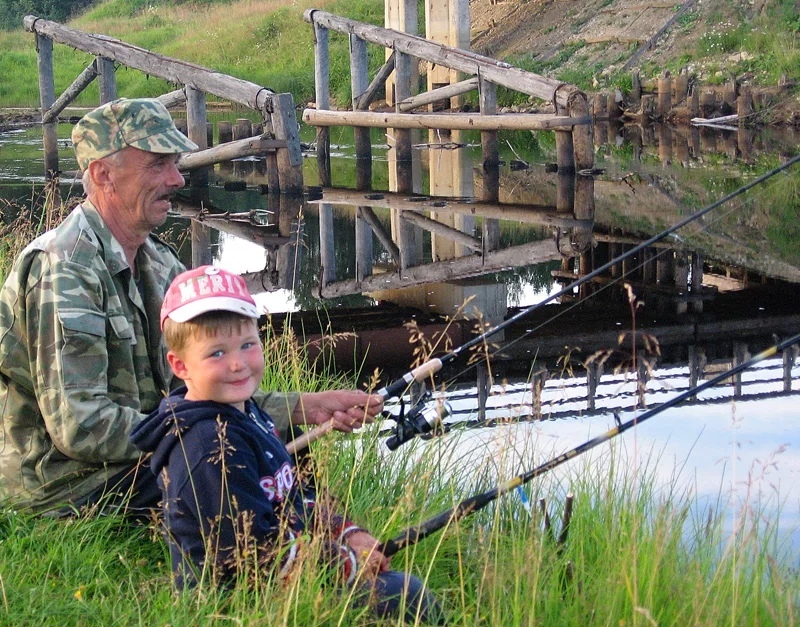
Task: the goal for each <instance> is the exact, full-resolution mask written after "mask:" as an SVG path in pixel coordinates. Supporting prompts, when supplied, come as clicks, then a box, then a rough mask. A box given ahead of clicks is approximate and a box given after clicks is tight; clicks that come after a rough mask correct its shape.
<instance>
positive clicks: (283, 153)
mask: <svg viewBox="0 0 800 627" xmlns="http://www.w3.org/2000/svg"><path fill="white" fill-rule="evenodd" d="M272 105H273V110H272V116H271V118H272V132H273V134H274V135H275V139H278V140H285V141H286V148H278V149H277V150H276V151H275V154H276V157H277V162H278V179H279V183H278V189H280V191H281V193H282V194H302V193H303V153H302V152H301V150H300V125H299V124H298V123H297V116H296V114H295V111H294V98H293V97H292V94H275V95H274V96H273V99H272ZM272 186H273V183H272V182H270V188H272Z"/></svg>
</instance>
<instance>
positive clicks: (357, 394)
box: [292, 390, 383, 433]
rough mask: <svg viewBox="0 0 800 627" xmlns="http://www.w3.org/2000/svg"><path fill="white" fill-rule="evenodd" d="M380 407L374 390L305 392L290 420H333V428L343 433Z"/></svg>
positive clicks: (365, 421)
mask: <svg viewBox="0 0 800 627" xmlns="http://www.w3.org/2000/svg"><path fill="white" fill-rule="evenodd" d="M382 409H383V399H382V398H381V397H380V396H378V395H377V394H367V393H366V392H361V391H359V390H331V391H329V392H313V393H312V392H307V393H305V394H302V395H301V396H300V402H299V403H297V407H295V410H294V412H292V424H296V425H303V424H314V425H322V424H325V423H327V422H332V424H333V428H334V429H337V430H339V431H344V432H345V433H350V432H351V431H352V430H353V429H358V428H359V427H361V426H363V425H365V424H369V423H370V422H372V421H373V420H374V419H375V416H377V415H378V414H379V413H380V412H381V410H382Z"/></svg>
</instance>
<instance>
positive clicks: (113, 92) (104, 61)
mask: <svg viewBox="0 0 800 627" xmlns="http://www.w3.org/2000/svg"><path fill="white" fill-rule="evenodd" d="M97 84H98V85H99V87H100V104H103V103H106V102H111V101H112V100H116V99H117V77H116V69H115V68H114V61H113V60H112V59H108V58H106V57H97Z"/></svg>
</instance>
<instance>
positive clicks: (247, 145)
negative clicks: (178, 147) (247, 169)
mask: <svg viewBox="0 0 800 627" xmlns="http://www.w3.org/2000/svg"><path fill="white" fill-rule="evenodd" d="M286 143H287V142H286V140H280V139H269V135H268V134H264V135H259V136H258V137H246V138H245V139H240V140H238V141H235V142H227V143H225V144H220V145H219V146H215V147H214V148H209V149H208V150H202V151H200V152H192V153H187V154H184V155H181V158H180V159H179V160H178V169H180V170H183V171H186V170H192V169H194V168H201V167H203V166H207V165H213V164H215V163H220V162H221V161H230V160H232V159H239V158H241V157H250V156H253V155H261V154H264V152H266V151H268V150H276V149H278V148H285V147H286Z"/></svg>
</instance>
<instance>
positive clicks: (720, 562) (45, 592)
mask: <svg viewBox="0 0 800 627" xmlns="http://www.w3.org/2000/svg"><path fill="white" fill-rule="evenodd" d="M377 432H378V429H377V428H369V429H367V430H366V433H365V434H363V435H362V436H361V437H360V438H352V437H350V438H339V439H337V438H331V439H326V440H321V441H318V442H317V443H316V445H315V449H314V453H315V455H314V456H315V459H316V468H317V475H316V480H317V483H318V486H319V487H320V489H321V490H325V491H329V492H330V493H332V494H333V495H334V496H336V497H337V498H338V500H339V501H340V504H341V506H342V507H343V508H345V509H346V510H347V511H348V513H349V515H351V516H353V517H354V518H356V519H357V520H358V521H359V522H361V523H362V524H364V525H367V526H369V527H370V528H371V529H372V530H373V531H374V533H375V535H376V536H378V537H380V538H387V537H390V536H393V535H394V534H396V533H399V532H400V531H401V530H402V529H404V528H406V526H408V525H413V524H418V523H419V522H421V521H423V520H425V519H426V518H427V517H429V516H431V515H433V514H436V513H439V512H440V511H442V508H443V507H446V506H449V505H451V504H452V503H453V502H455V501H456V500H459V499H461V498H463V497H465V496H466V494H465V493H464V491H463V490H462V488H461V486H460V485H459V481H458V480H456V479H454V478H452V477H449V476H448V473H447V466H448V464H449V463H450V460H448V459H447V453H446V451H444V450H442V448H441V447H440V446H439V444H440V443H438V442H437V443H436V444H433V445H428V446H424V447H416V446H414V445H410V446H409V448H401V449H400V450H399V451H397V452H395V453H392V454H391V457H389V456H388V455H387V454H385V453H384V452H383V451H384V448H383V445H382V442H381V441H380V438H379V437H378V435H377ZM443 457H444V459H442V458H443ZM638 472H639V473H640V474H638V475H637V476H636V477H633V476H632V474H631V471H629V470H627V468H626V464H625V463H624V460H623V458H622V457H621V456H618V455H617V454H616V452H615V451H614V449H609V452H608V454H607V456H606V457H605V458H604V460H603V461H601V462H600V463H595V464H594V465H592V466H588V465H582V464H581V463H577V464H575V467H574V468H573V469H572V470H571V471H570V473H569V474H568V475H566V476H565V477H563V478H561V479H560V480H559V481H558V482H556V483H554V484H552V483H551V484H550V485H549V486H548V487H545V485H544V484H539V485H538V486H531V489H532V493H533V494H534V495H536V496H544V497H547V498H548V501H549V502H550V503H551V505H550V506H551V507H552V508H554V509H553V512H554V513H555V514H558V505H559V504H560V503H561V496H562V495H563V493H564V491H566V490H570V491H572V492H573V493H574V494H575V509H574V513H573V517H572V523H571V528H570V533H569V538H568V540H567V542H566V544H565V546H563V547H559V546H558V545H557V543H555V542H554V541H553V540H552V539H551V538H550V537H549V536H548V535H547V534H544V533H542V528H541V519H540V517H539V516H538V515H534V516H531V515H529V514H528V513H527V512H526V511H525V510H524V509H523V508H522V507H521V506H520V504H519V501H518V500H517V499H514V498H513V497H512V496H511V495H508V496H507V497H504V498H503V499H502V500H501V501H499V502H498V503H496V504H495V505H494V506H490V507H488V508H486V509H485V510H483V511H481V512H479V513H477V514H475V515H473V516H472V517H471V518H468V519H466V520H464V521H462V522H460V523H458V524H454V525H451V526H449V527H448V528H447V529H445V530H443V531H442V532H440V533H438V534H436V535H434V536H432V537H429V538H427V539H426V540H424V541H422V542H420V543H419V544H417V545H415V546H412V547H409V548H408V549H406V550H404V551H402V552H401V553H399V554H398V555H396V556H395V557H394V559H393V567H394V568H398V569H406V570H410V571H412V572H415V573H416V574H418V575H419V576H421V577H422V578H423V579H425V580H426V581H427V583H428V585H429V586H430V587H431V588H432V589H433V590H434V591H435V592H436V593H437V595H438V596H439V597H440V598H441V600H442V601H443V603H444V605H445V606H446V609H447V612H448V615H449V618H450V621H451V624H456V625H477V624H480V625H498V626H501V625H502V626H505V625H555V624H558V625H587V624H601V625H610V624H614V625H617V624H627V625H654V624H659V625H679V624H680V625H684V624H702V625H717V624H752V625H755V624H783V625H789V624H793V623H794V617H795V613H796V603H797V598H796V595H797V591H798V589H800V588H798V580H797V577H798V575H797V572H795V571H793V570H791V569H789V568H786V567H785V566H783V565H781V564H780V563H779V562H777V561H776V559H775V558H774V555H775V546H774V542H775V530H774V528H772V527H771V526H770V525H769V524H766V523H765V521H764V520H763V518H764V517H765V513H764V512H759V511H752V510H751V511H750V512H749V515H748V516H747V520H748V521H750V522H749V523H747V524H743V525H741V526H740V527H739V528H738V529H737V530H736V532H735V533H734V535H733V536H732V537H731V538H729V539H723V538H722V535H721V534H722V528H723V523H724V519H725V516H726V515H729V512H727V513H726V512H724V511H715V512H714V513H713V515H712V516H711V517H710V518H709V519H706V518H705V517H704V519H703V520H702V521H700V520H695V519H694V514H693V511H694V502H693V500H692V497H691V495H690V493H688V492H685V491H682V490H679V489H678V488H677V487H673V488H672V489H670V488H669V487H667V488H666V489H665V488H664V487H661V486H657V485H656V483H655V482H654V480H653V479H652V476H653V471H652V468H650V469H649V470H648V469H645V470H644V471H641V470H640V471H638ZM490 475H491V473H488V472H487V473H486V474H485V476H483V477H481V478H480V482H481V483H482V485H481V486H479V488H484V487H488V486H489V485H490V484H492V483H493V481H496V477H495V478H493V477H491V476H490ZM611 477H617V479H616V480H614V479H611ZM543 490H547V492H543ZM556 518H557V516H556ZM755 520H758V521H759V524H757V525H756V524H753V522H752V521H755ZM156 531H157V530H156V529H155V528H146V527H132V526H128V525H127V524H125V523H123V522H122V521H121V520H120V519H117V518H114V517H104V518H89V517H87V518H79V519H74V520H68V521H64V520H62V521H53V520H47V519H37V518H33V517H29V516H26V515H24V514H21V513H17V512H13V511H4V512H2V513H0V584H1V585H0V616H2V618H0V622H3V623H4V624H17V625H32V624H41V625H63V624H79V623H80V624H85V625H108V624H170V625H197V624H203V625H218V624H219V625H223V624H224V625H228V624H232V623H235V624H243V625H251V624H252V625H254V624H271V625H278V624H284V625H340V624H342V625H343V624H347V625H367V624H369V625H380V624H387V625H388V624H394V623H392V622H391V621H384V622H383V623H381V622H377V621H375V620H374V619H372V618H371V617H370V616H369V615H368V614H367V613H365V611H364V610H363V609H359V608H353V607H350V605H349V595H348V593H347V592H344V593H342V592H340V591H337V590H336V589H335V588H331V587H329V586H326V585H324V584H325V582H324V580H323V578H322V577H321V575H320V574H319V570H318V569H316V568H311V567H310V566H309V567H307V568H304V569H299V570H298V571H297V572H296V573H295V575H294V576H293V577H292V578H290V579H289V580H288V581H286V582H278V581H276V580H275V578H274V577H272V576H271V575H270V574H269V573H262V574H261V577H260V578H259V580H258V582H257V584H256V585H255V586H254V587H247V586H244V585H238V586H236V587H235V588H234V589H233V590H232V591H230V592H228V593H221V592H218V591H216V590H214V589H213V588H211V587H210V586H205V585H204V586H201V588H200V589H198V590H195V591H193V592H189V593H184V594H182V595H179V596H175V595H174V593H173V592H171V590H170V572H169V563H168V556H167V553H166V550H165V548H164V545H163V544H162V541H161V539H160V536H159V534H158V533H156ZM732 547H735V551H734V550H733V548H732ZM734 556H735V557H734ZM567 564H571V567H568V566H567ZM634 586H635V588H636V594H634V592H633V590H634Z"/></svg>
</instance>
